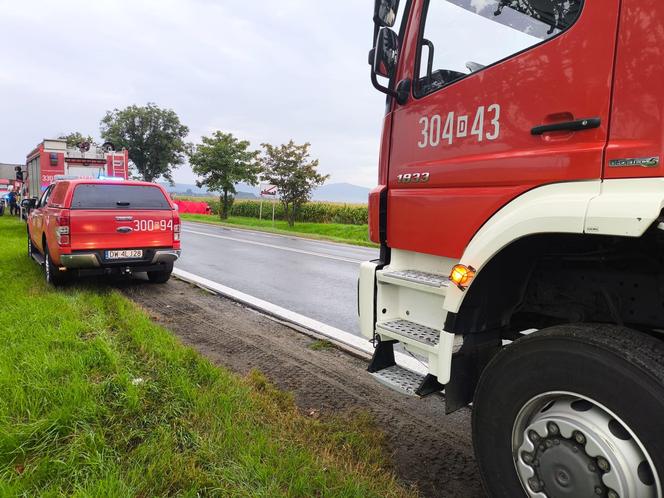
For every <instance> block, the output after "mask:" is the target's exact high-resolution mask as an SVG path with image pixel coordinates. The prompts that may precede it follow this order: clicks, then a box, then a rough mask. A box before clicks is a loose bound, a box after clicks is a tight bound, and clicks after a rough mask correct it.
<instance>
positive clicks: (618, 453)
mask: <svg viewBox="0 0 664 498" xmlns="http://www.w3.org/2000/svg"><path fill="white" fill-rule="evenodd" d="M512 454H513V457H514V464H515V467H516V471H517V475H518V477H519V480H520V481H521V484H522V485H523V488H524V490H525V491H526V494H527V496H529V497H532V498H558V497H562V496H565V497H569V496H579V497H582V496H583V497H592V496H597V497H606V498H663V495H662V486H661V481H660V479H659V476H658V475H657V474H656V472H655V467H654V466H653V462H652V459H651V458H650V456H649V455H648V452H647V450H646V449H645V446H644V445H643V444H642V443H641V441H640V440H639V439H638V437H637V436H636V434H635V433H634V432H633V431H632V430H630V429H629V427H628V426H627V425H626V424H625V423H624V422H623V421H622V420H621V419H620V418H619V417H617V416H616V415H615V414H613V413H611V412H610V411H609V410H608V409H606V408H605V407H604V406H602V405H601V404H599V403H597V402H595V401H593V400H591V399H589V398H587V397H584V396H580V395H577V394H573V393H565V392H552V393H545V394H542V395H539V396H536V397H535V398H533V399H532V400H530V401H529V402H528V403H526V404H525V405H524V406H523V408H522V409H521V410H520V412H519V414H518V415H517V417H516V420H515V422H514V427H513V429H512Z"/></svg>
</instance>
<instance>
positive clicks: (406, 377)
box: [371, 365, 424, 396]
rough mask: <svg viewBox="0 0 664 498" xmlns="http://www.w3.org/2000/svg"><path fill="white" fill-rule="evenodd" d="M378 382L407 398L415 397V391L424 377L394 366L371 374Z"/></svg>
mask: <svg viewBox="0 0 664 498" xmlns="http://www.w3.org/2000/svg"><path fill="white" fill-rule="evenodd" d="M371 375H372V376H373V377H374V378H375V379H376V380H377V381H378V382H380V383H381V384H383V385H385V386H387V387H389V388H390V389H394V390H395V391H398V392H400V393H402V394H406V395H408V396H417V394H416V393H415V391H416V390H417V388H418V387H420V385H421V384H422V382H423V381H424V377H423V376H421V375H419V374H416V373H414V372H411V371H410V370H406V369H405V368H403V367H400V366H399V365H394V366H391V367H388V368H384V369H383V370H379V371H378V372H375V373H372V374H371Z"/></svg>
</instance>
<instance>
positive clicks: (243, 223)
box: [180, 213, 378, 247]
mask: <svg viewBox="0 0 664 498" xmlns="http://www.w3.org/2000/svg"><path fill="white" fill-rule="evenodd" d="M180 217H181V218H182V219H183V220H188V221H198V222H202V223H210V224H213V225H222V226H230V227H235V228H251V229H252V230H260V231H262V232H270V233H277V234H281V235H297V236H299V237H306V238H310V239H317V240H330V241H332V242H345V243H346V244H354V245H358V246H366V247H378V246H377V245H376V244H374V243H373V242H371V241H370V240H369V230H368V227H367V225H342V224H340V223H300V222H298V223H295V226H294V227H292V228H291V227H289V226H288V222H286V221H279V220H277V221H275V223H274V227H273V226H272V220H259V219H256V218H243V217H240V216H231V217H230V218H228V219H227V220H225V221H221V220H220V219H219V217H218V216H215V215H212V216H208V215H204V214H184V213H182V214H180Z"/></svg>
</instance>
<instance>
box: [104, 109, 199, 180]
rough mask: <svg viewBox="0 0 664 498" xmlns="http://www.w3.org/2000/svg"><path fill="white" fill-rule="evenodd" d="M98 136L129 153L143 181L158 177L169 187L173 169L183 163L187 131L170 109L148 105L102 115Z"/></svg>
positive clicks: (115, 110) (186, 146) (116, 110)
mask: <svg viewBox="0 0 664 498" xmlns="http://www.w3.org/2000/svg"><path fill="white" fill-rule="evenodd" d="M100 130H101V136H102V138H103V139H104V140H106V141H108V142H111V143H112V144H113V145H115V147H116V148H118V149H119V148H125V149H127V150H128V151H129V159H130V160H131V162H132V163H133V164H134V166H135V167H136V170H137V171H138V173H139V174H140V176H141V177H142V178H143V180H145V181H147V182H153V181H155V180H157V179H159V178H161V177H164V178H166V179H167V180H168V181H169V182H170V183H171V184H173V177H172V172H173V169H174V168H175V167H176V166H178V165H180V164H182V163H183V162H184V158H185V153H186V151H187V148H188V145H187V144H186V143H185V141H184V140H185V138H186V136H187V134H188V133H189V128H187V127H186V126H185V125H183V124H182V123H180V118H179V117H178V115H177V114H176V113H175V112H174V111H173V110H171V109H161V108H159V107H158V106H157V105H156V104H153V103H148V105H146V106H144V107H139V106H136V105H132V106H129V107H127V108H125V109H122V110H119V109H114V110H113V111H108V112H106V116H104V118H103V119H102V120H101V123H100Z"/></svg>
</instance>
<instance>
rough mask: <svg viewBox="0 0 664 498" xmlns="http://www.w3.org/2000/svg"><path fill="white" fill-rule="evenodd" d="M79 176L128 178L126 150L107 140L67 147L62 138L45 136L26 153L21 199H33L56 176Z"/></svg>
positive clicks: (89, 177) (84, 177) (81, 177)
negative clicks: (103, 142)
mask: <svg viewBox="0 0 664 498" xmlns="http://www.w3.org/2000/svg"><path fill="white" fill-rule="evenodd" d="M65 176H66V177H75V178H80V179H99V178H122V179H125V180H126V179H128V178H129V153H128V151H127V150H121V151H115V150H114V147H113V145H112V144H110V143H106V144H104V145H102V146H98V145H95V144H90V143H87V142H85V143H82V144H79V145H78V146H76V147H68V146H67V141H66V140H61V139H45V140H43V141H42V142H41V143H40V144H39V145H37V147H35V149H34V150H33V151H32V152H30V154H28V157H27V161H26V173H25V174H24V179H23V180H24V182H25V191H24V192H23V197H24V198H34V197H38V196H39V195H41V192H43V191H44V190H46V188H47V187H48V186H49V185H50V184H51V183H53V181H54V180H55V179H56V178H58V177H65Z"/></svg>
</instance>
